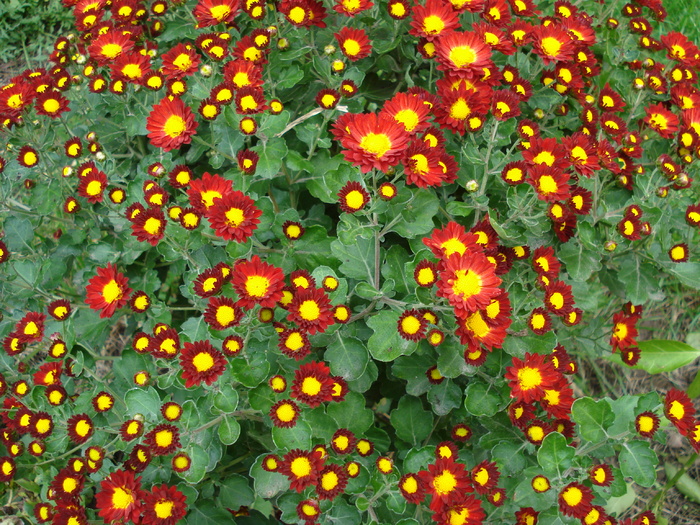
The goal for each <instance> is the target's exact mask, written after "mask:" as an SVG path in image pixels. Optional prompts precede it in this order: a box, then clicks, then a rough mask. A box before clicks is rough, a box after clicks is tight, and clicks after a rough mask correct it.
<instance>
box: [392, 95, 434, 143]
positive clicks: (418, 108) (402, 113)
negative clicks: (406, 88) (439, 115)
mask: <svg viewBox="0 0 700 525" xmlns="http://www.w3.org/2000/svg"><path fill="white" fill-rule="evenodd" d="M429 116H430V108H429V107H428V105H427V104H425V103H424V102H423V101H422V100H421V98H420V97H419V96H418V95H413V94H410V93H403V92H401V93H397V94H396V95H394V96H393V97H392V98H391V99H389V100H387V101H386V102H385V103H384V105H383V106H382V109H381V111H380V112H379V117H390V118H393V119H394V120H395V121H396V122H398V123H400V124H403V126H404V128H405V129H406V131H407V132H408V133H411V134H415V133H419V132H421V131H423V130H425V129H426V128H427V127H428V126H429V125H430V123H429V122H428V118H429Z"/></svg>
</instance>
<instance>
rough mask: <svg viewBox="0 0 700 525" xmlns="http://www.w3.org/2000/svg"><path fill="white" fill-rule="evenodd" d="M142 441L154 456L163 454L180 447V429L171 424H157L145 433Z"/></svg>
mask: <svg viewBox="0 0 700 525" xmlns="http://www.w3.org/2000/svg"><path fill="white" fill-rule="evenodd" d="M144 443H145V444H146V445H147V446H148V447H149V449H150V451H151V453H152V454H153V455H154V456H164V455H166V454H170V453H172V452H174V451H175V450H176V449H178V448H180V431H179V430H178V428H177V427H176V426H173V425H167V424H161V425H157V426H156V427H155V428H154V429H153V430H151V431H150V432H149V433H148V434H146V436H145V438H144Z"/></svg>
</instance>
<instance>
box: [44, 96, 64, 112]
mask: <svg viewBox="0 0 700 525" xmlns="http://www.w3.org/2000/svg"><path fill="white" fill-rule="evenodd" d="M59 109H61V103H60V102H59V101H58V100H56V99H55V98H50V99H47V100H45V101H44V111H46V112H47V113H56V111H58V110H59Z"/></svg>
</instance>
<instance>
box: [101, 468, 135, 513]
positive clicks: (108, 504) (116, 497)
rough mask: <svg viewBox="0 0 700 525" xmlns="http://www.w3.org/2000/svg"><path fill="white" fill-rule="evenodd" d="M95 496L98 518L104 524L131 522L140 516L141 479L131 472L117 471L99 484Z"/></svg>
mask: <svg viewBox="0 0 700 525" xmlns="http://www.w3.org/2000/svg"><path fill="white" fill-rule="evenodd" d="M100 489H101V490H100V491H99V492H97V494H95V500H96V502H97V508H98V509H99V512H98V514H99V516H100V517H102V518H103V519H104V520H105V521H106V522H113V521H124V522H127V521H133V522H134V523H136V522H137V521H138V519H139V516H140V515H141V504H142V502H141V498H142V492H141V478H136V477H135V475H134V473H133V471H130V470H117V471H114V472H112V473H111V474H109V475H108V476H107V477H106V478H105V479H104V480H102V481H101V482H100Z"/></svg>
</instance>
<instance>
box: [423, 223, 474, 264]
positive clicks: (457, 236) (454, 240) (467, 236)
mask: <svg viewBox="0 0 700 525" xmlns="http://www.w3.org/2000/svg"><path fill="white" fill-rule="evenodd" d="M478 239H479V238H478V236H477V235H476V234H474V233H471V232H467V231H466V230H465V229H464V226H462V225H461V224H458V223H456V222H454V221H450V222H448V223H447V225H446V226H445V227H444V228H443V229H442V230H434V231H433V234H432V235H431V236H430V237H425V238H424V239H423V244H425V245H426V246H427V247H428V248H430V250H431V251H432V252H433V255H435V257H439V258H440V259H447V258H448V257H449V256H450V255H452V254H453V253H458V254H460V255H463V254H465V253H467V254H469V253H479V252H481V248H480V246H479V244H478V243H477V241H478Z"/></svg>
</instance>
